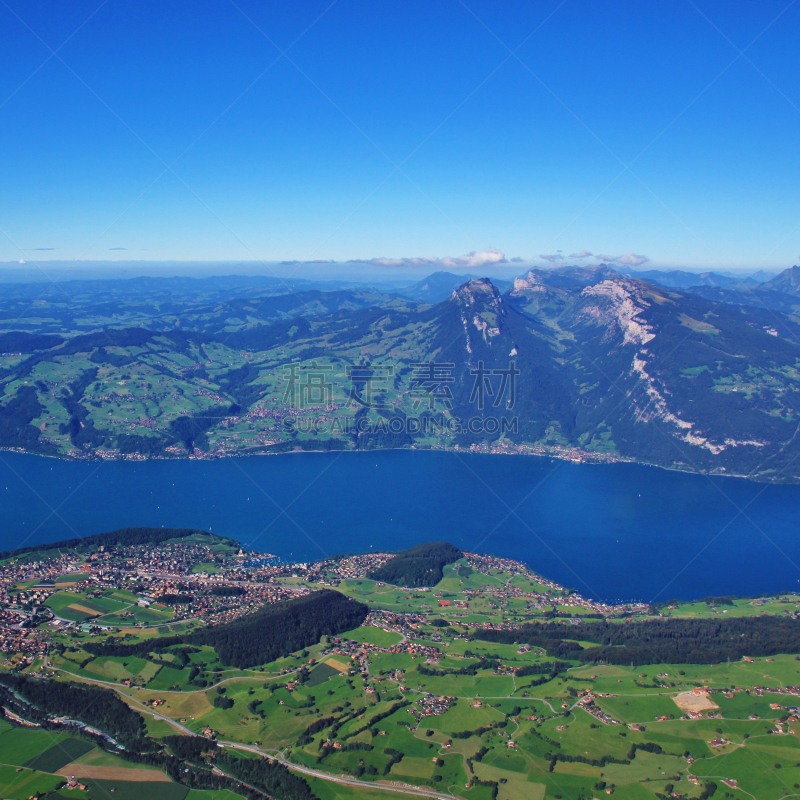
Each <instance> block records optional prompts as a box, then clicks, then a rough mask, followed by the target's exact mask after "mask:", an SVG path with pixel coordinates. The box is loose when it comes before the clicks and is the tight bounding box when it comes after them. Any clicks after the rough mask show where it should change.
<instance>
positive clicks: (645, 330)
mask: <svg viewBox="0 0 800 800" xmlns="http://www.w3.org/2000/svg"><path fill="white" fill-rule="evenodd" d="M581 297H583V298H585V300H586V304H585V305H584V307H583V309H582V310H581V315H582V316H583V317H585V318H586V319H588V320H590V321H591V322H593V323H594V324H596V325H599V326H601V327H605V328H606V329H607V333H606V338H611V337H613V336H614V334H622V343H623V344H633V345H645V344H647V343H648V342H649V341H651V340H652V339H654V338H655V333H653V329H652V327H651V326H650V325H649V324H648V322H647V320H646V318H645V317H644V312H645V309H646V308H648V307H649V305H650V303H649V302H648V301H647V300H645V299H644V297H643V295H642V292H640V291H639V287H638V285H637V284H636V283H635V282H634V281H631V280H628V279H627V278H624V277H623V276H622V275H613V276H610V277H607V278H605V279H604V280H602V281H600V282H599V283H596V284H593V285H591V286H586V287H585V288H584V289H583V290H582V291H581Z"/></svg>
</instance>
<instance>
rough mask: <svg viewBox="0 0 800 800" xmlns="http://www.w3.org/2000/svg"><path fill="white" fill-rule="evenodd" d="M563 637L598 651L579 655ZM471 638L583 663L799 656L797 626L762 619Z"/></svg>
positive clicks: (542, 628) (530, 627)
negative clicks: (541, 650)
mask: <svg viewBox="0 0 800 800" xmlns="http://www.w3.org/2000/svg"><path fill="white" fill-rule="evenodd" d="M567 636H570V637H576V636H579V637H580V639H581V640H582V641H586V642H592V643H593V644H597V645H599V647H589V648H586V649H584V648H582V647H581V646H580V645H579V644H577V643H576V642H574V641H568V640H566V637H567ZM472 638H474V639H482V640H484V641H490V642H498V643H504V644H512V643H513V644H523V643H524V644H530V645H533V646H536V647H541V648H544V649H545V650H547V652H548V653H549V654H550V655H555V656H560V657H562V658H563V657H566V658H569V659H573V660H577V661H582V662H584V663H596V662H601V661H602V662H605V663H608V664H619V665H627V664H634V665H639V666H641V665H644V664H661V663H666V664H717V663H719V662H721V661H725V660H727V659H737V660H738V659H740V658H741V657H742V656H753V657H756V656H772V655H777V654H778V653H800V620H795V619H791V618H787V617H775V616H765V617H730V618H728V619H663V620H645V621H641V622H621V623H609V622H598V623H588V624H583V625H581V627H580V632H579V633H576V632H575V631H574V629H572V630H569V629H567V628H566V627H565V626H561V625H556V624H537V623H532V624H527V625H522V626H520V627H518V628H514V629H509V630H476V631H475V632H474V633H473V634H472Z"/></svg>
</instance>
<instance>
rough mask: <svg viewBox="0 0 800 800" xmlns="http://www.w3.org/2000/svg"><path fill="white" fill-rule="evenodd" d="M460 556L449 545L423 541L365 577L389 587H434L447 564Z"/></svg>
mask: <svg viewBox="0 0 800 800" xmlns="http://www.w3.org/2000/svg"><path fill="white" fill-rule="evenodd" d="M463 555H464V554H463V553H462V552H461V551H460V550H459V549H458V548H457V547H454V546H453V545H452V544H450V543H449V542H427V543H425V544H418V545H416V546H415V547H410V548H409V549H408V550H401V551H400V552H399V553H398V554H397V555H395V556H393V557H392V558H390V559H389V560H388V561H387V562H386V563H385V564H384V565H383V566H382V567H379V568H378V569H375V570H373V571H372V572H371V573H370V574H369V577H370V578H371V579H372V580H374V581H381V582H383V583H391V584H392V585H393V586H436V584H437V583H439V581H440V580H441V579H442V577H443V575H444V572H443V570H444V568H445V567H446V566H447V565H448V564H452V563H454V562H455V561H458V559H459V558H461V557H462V556H463Z"/></svg>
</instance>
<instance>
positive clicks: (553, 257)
mask: <svg viewBox="0 0 800 800" xmlns="http://www.w3.org/2000/svg"><path fill="white" fill-rule="evenodd" d="M539 258H543V259H544V260H545V261H549V262H550V263H551V264H552V263H554V262H555V261H563V260H564V256H562V255H559V254H558V253H554V254H553V255H549V256H546V255H543V254H542V255H540V256H539Z"/></svg>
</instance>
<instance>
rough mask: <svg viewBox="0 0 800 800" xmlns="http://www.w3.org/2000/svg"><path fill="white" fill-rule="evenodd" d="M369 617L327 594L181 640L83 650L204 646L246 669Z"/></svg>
mask: <svg viewBox="0 0 800 800" xmlns="http://www.w3.org/2000/svg"><path fill="white" fill-rule="evenodd" d="M367 613H368V608H367V606H365V605H363V604H362V603H358V602H356V601H355V600H351V599H349V598H347V597H345V596H344V595H343V594H340V593H339V592H335V591H333V590H331V589H327V590H322V591H318V592H313V593H312V594H309V595H304V596H303V597H298V598H297V599H294V600H283V601H281V602H279V603H272V604H268V605H265V606H263V607H262V608H261V609H259V610H258V611H256V612H255V613H253V614H250V615H248V616H245V617H241V618H240V619H237V620H234V621H233V622H228V623H223V624H221V625H213V626H209V627H206V628H203V629H202V630H199V631H195V632H193V633H188V634H185V635H181V636H164V637H161V638H160V639H158V640H157V641H156V642H153V641H148V640H144V641H141V642H137V643H135V644H121V643H116V642H108V643H102V644H101V643H89V644H87V645H86V649H87V650H88V651H89V652H91V653H94V654H96V655H109V656H137V655H146V654H147V653H150V652H161V651H163V650H165V649H167V648H169V647H173V646H174V645H178V644H189V645H208V646H210V647H213V648H214V649H215V650H216V652H217V654H218V655H219V657H220V661H221V662H222V663H223V664H227V665H230V666H232V667H237V668H238V669H247V668H249V667H255V666H258V665H260V664H266V663H268V662H270V661H274V660H275V659H276V658H280V657H281V656H287V655H289V654H290V653H292V652H295V651H296V650H302V649H303V648H304V647H308V646H309V645H312V644H316V643H317V642H319V640H320V639H321V638H322V637H323V636H335V635H336V634H339V633H342V632H343V631H348V630H352V629H353V628H357V627H358V626H359V625H360V624H361V623H362V622H363V621H364V619H365V618H366V616H367Z"/></svg>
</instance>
